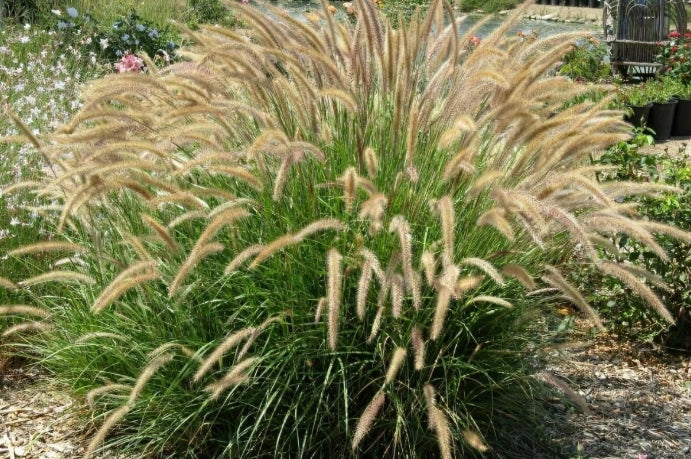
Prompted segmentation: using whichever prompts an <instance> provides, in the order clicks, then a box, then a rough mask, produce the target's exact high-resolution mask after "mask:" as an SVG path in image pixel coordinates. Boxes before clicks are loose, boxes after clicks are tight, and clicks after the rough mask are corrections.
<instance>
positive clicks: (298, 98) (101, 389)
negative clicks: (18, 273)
mask: <svg viewBox="0 0 691 459" xmlns="http://www.w3.org/2000/svg"><path fill="white" fill-rule="evenodd" d="M235 8H236V13H237V15H238V16H239V17H240V18H241V19H242V22H243V23H244V24H246V25H247V29H246V30H242V31H240V30H238V31H231V30H225V29H222V28H217V27H209V26H202V27H201V29H200V30H199V31H188V34H189V36H190V39H191V40H192V42H193V43H195V46H194V47H192V48H189V49H186V50H184V51H183V52H181V54H183V55H184V56H185V57H186V58H187V59H188V60H187V61H186V62H179V63H176V64H173V65H171V66H169V67H167V68H165V69H161V70H157V69H155V68H152V69H150V72H149V74H147V75H142V74H119V75H111V76H108V77H105V78H103V79H101V80H98V81H96V82H94V83H93V84H91V85H90V86H89V87H88V88H87V89H86V91H85V94H84V98H85V104H84V107H83V109H82V110H81V111H80V112H79V113H78V114H77V115H76V116H75V117H74V118H73V119H72V120H71V122H69V123H68V124H66V125H65V126H64V127H63V128H62V129H61V131H60V132H58V133H56V134H55V135H52V136H50V137H49V138H46V139H38V138H35V137H33V140H34V142H35V143H36V144H39V145H40V146H41V147H42V149H43V152H44V154H45V156H46V157H47V158H49V159H50V160H51V161H52V163H53V164H54V167H55V168H56V171H58V172H57V174H56V175H55V176H54V177H48V178H46V179H45V180H44V181H43V182H42V183H40V184H36V185H35V186H36V190H37V192H38V193H39V194H40V195H42V196H43V197H45V198H50V199H52V200H53V203H52V204H51V205H50V206H48V207H45V208H44V209H42V211H43V212H44V213H45V215H47V216H49V217H52V218H54V222H55V225H56V229H57V231H58V232H59V235H60V236H59V239H60V240H63V241H65V243H66V245H64V246H60V247H61V249H63V248H64V249H68V248H71V249H70V250H69V252H70V253H68V254H65V253H61V254H60V256H61V257H62V258H58V257H57V256H56V260H57V261H56V263H55V264H54V265H55V266H54V270H53V271H52V272H51V273H49V274H48V275H47V276H45V277H42V278H38V279H37V278H36V277H33V278H32V279H30V280H31V283H37V282H38V281H41V282H44V283H50V285H53V284H55V285H60V286H62V287H61V288H60V290H59V291H58V292H59V293H57V294H56V293H53V294H50V293H47V294H45V295H36V304H35V305H32V307H36V308H40V309H41V311H44V312H45V313H44V312H41V313H40V314H36V313H37V312H38V310H34V309H25V308H15V309H6V310H4V311H6V313H12V314H20V315H21V314H22V313H23V312H26V313H27V314H26V317H27V323H30V324H31V323H33V324H45V325H46V327H48V326H49V327H50V329H49V330H45V333H44V334H43V335H41V336H42V337H41V336H34V337H32V336H30V335H26V336H27V338H26V339H29V340H30V343H31V344H32V346H33V348H34V349H35V350H37V351H38V352H40V353H41V355H43V356H44V359H43V362H44V364H45V365H46V366H47V367H48V368H50V369H51V370H52V371H53V372H54V373H55V374H56V376H57V377H59V378H61V379H63V380H67V381H68V382H69V383H70V384H71V386H72V387H74V388H75V389H76V390H77V391H78V392H79V393H82V394H84V395H85V396H86V398H87V400H89V403H90V405H91V406H92V408H93V410H94V411H95V413H96V420H97V421H98V424H97V425H98V426H99V428H98V431H97V432H96V434H95V435H94V437H93V440H92V442H91V444H90V446H89V453H93V452H95V451H96V450H98V449H99V448H101V447H103V441H106V444H107V445H110V446H113V447H117V448H119V449H120V450H132V451H135V452H136V453H137V454H142V455H144V454H158V455H166V456H175V457H182V456H191V457H192V456H194V457H221V456H229V457H230V456H232V457H259V456H267V455H274V454H281V455H285V456H286V457H308V456H317V457H319V456H322V457H323V456H324V455H329V456H332V455H333V456H339V457H340V456H348V455H351V454H354V455H367V456H371V457H389V456H397V455H401V456H405V457H408V456H411V457H412V456H419V457H438V456H441V457H444V458H449V457H454V456H463V455H470V454H473V453H474V452H477V453H481V452H483V451H486V450H489V449H490V448H493V449H495V450H497V451H501V450H502V449H506V448H508V446H507V444H508V443H507V442H513V443H514V444H513V446H512V448H519V445H520V439H519V437H518V436H517V435H514V432H516V431H519V430H520V426H521V425H525V426H530V425H531V424H530V422H531V418H533V419H532V422H533V423H534V422H536V419H534V414H535V411H534V410H533V409H531V408H530V406H531V405H529V404H526V400H528V399H529V398H530V396H531V393H532V391H533V389H534V388H535V384H534V383H533V382H532V381H533V380H532V379H531V378H529V376H530V373H531V371H533V370H532V369H531V368H530V366H529V365H528V363H527V360H526V359H525V357H526V352H527V349H528V345H529V344H530V343H529V338H530V337H531V335H530V334H529V332H528V331H526V330H527V329H529V328H530V327H534V326H535V324H536V323H538V322H540V320H541V318H540V315H539V312H540V310H539V309H538V306H541V305H543V304H549V302H548V301H545V299H548V300H549V299H550V297H547V296H546V295H548V294H551V295H553V292H554V291H558V292H560V295H561V296H563V298H566V299H568V300H570V301H572V302H573V303H574V304H575V306H576V307H578V308H580V309H581V310H582V311H583V313H584V314H587V315H588V316H589V317H590V319H591V320H592V321H593V323H594V324H596V325H600V323H599V321H598V318H597V315H596V314H595V312H594V311H593V310H592V309H591V308H590V307H589V306H588V305H587V303H586V302H585V300H584V299H583V298H582V297H581V296H580V294H579V293H578V291H577V290H576V289H575V288H573V287H572V286H570V285H569V283H568V282H567V281H566V279H565V278H564V276H562V275H561V274H560V272H559V269H558V267H557V265H558V264H559V263H560V261H561V260H563V259H564V257H566V256H568V257H570V258H574V259H577V260H580V261H581V262H583V263H588V264H592V265H594V266H600V261H599V258H598V247H599V246H600V245H602V244H605V245H606V244H607V243H608V238H609V237H610V236H611V235H612V234H613V233H619V232H622V231H623V232H629V231H630V232H631V233H632V234H633V237H636V238H638V239H640V240H643V241H653V240H654V237H653V235H652V233H658V232H663V233H669V234H672V235H674V236H677V237H685V238H688V236H687V235H686V234H685V233H681V232H679V231H676V230H674V229H673V228H671V227H667V226H664V225H656V226H650V225H644V224H641V223H640V222H638V221H637V220H636V219H635V217H634V216H633V214H634V212H633V209H632V207H631V206H630V205H628V204H619V203H618V202H619V201H617V198H619V197H620V196H622V195H626V194H627V193H628V192H629V188H628V184H627V183H617V184H600V183H598V182H597V181H596V179H595V173H596V172H597V171H599V170H600V169H601V167H592V166H589V165H588V164H589V163H588V161H587V159H588V158H589V157H590V155H591V154H593V153H594V152H598V151H601V150H604V149H605V148H606V147H607V146H608V145H610V144H612V143H614V142H617V141H620V140H622V139H625V138H626V136H627V132H628V127H627V125H626V124H625V123H624V122H623V121H622V117H621V113H620V112H615V111H611V110H607V109H606V108H605V107H606V106H607V103H608V100H603V101H602V102H600V103H597V104H593V103H581V104H576V105H572V106H570V107H569V108H567V109H564V110H561V107H563V106H564V102H565V101H567V100H570V99H572V98H573V97H575V96H577V95H579V94H580V93H582V92H583V91H584V90H585V89H584V88H583V87H582V86H578V85H574V84H572V83H571V82H570V81H568V80H567V79H566V78H563V77H558V76H551V75H552V74H553V73H552V72H551V70H552V69H554V67H555V65H556V63H557V62H558V60H559V59H560V57H561V56H562V55H563V53H564V52H566V51H567V50H568V49H569V48H570V46H571V45H570V44H569V43H570V42H572V40H573V39H575V38H576V37H577V35H576V34H572V35H561V36H555V37H552V38H546V39H540V40H536V41H533V42H529V43H522V42H521V41H520V39H519V38H517V37H513V36H511V35H509V34H507V31H508V30H510V27H511V25H512V23H513V22H515V21H516V19H517V18H518V17H519V16H520V14H521V11H520V10H519V11H517V12H516V13H515V14H514V15H513V16H511V17H510V18H509V19H508V21H507V22H506V23H505V24H504V25H502V26H500V27H499V28H498V29H496V30H495V31H494V32H493V33H492V34H490V35H489V36H488V37H486V38H484V39H483V40H482V41H481V42H480V43H479V44H478V45H477V46H475V47H474V48H473V49H472V50H470V49H466V47H465V46H464V44H465V43H467V42H468V40H469V37H471V36H474V32H475V30H476V29H477V27H479V25H476V26H474V27H472V28H471V29H470V30H468V32H466V33H465V34H464V35H463V36H458V32H457V26H458V25H459V23H460V22H462V21H463V18H456V17H455V15H454V13H453V10H452V9H451V7H450V6H449V5H448V4H447V3H444V2H441V1H437V2H434V3H433V4H432V5H431V6H430V8H429V11H428V13H427V15H426V16H425V17H420V16H419V15H417V16H414V17H413V18H412V19H411V21H410V22H409V23H408V24H407V25H403V24H397V27H393V26H392V25H391V24H390V23H389V22H388V21H387V20H386V19H385V18H384V17H383V16H382V15H380V14H379V13H378V11H377V10H376V9H375V7H374V5H373V3H371V2H369V1H364V0H363V1H360V2H358V3H357V8H356V10H357V20H356V22H355V23H352V24H351V23H346V24H340V23H338V22H336V21H335V20H334V19H333V17H332V16H331V15H330V14H328V12H327V13H325V14H323V15H322V17H321V19H320V20H319V21H314V22H310V23H303V22H301V21H299V20H296V19H294V18H291V17H289V16H287V15H286V14H284V13H282V12H281V11H278V10H273V9H270V8H269V10H270V14H265V13H262V12H259V11H258V10H256V9H253V8H252V7H247V6H240V5H237V6H236V7H235ZM324 10H325V11H328V9H327V8H326V5H325V8H324ZM588 90H590V88H588ZM27 134H28V135H31V136H33V134H32V133H31V132H27ZM658 188H659V186H658V185H655V184H649V185H644V184H640V183H637V184H635V187H633V188H631V192H634V193H640V192H643V193H645V192H654V191H656V190H657V189H658ZM603 222H606V223H607V224H603ZM40 247H41V246H35V248H40ZM45 247H48V246H45ZM55 247H57V246H55ZM15 256H17V257H21V256H22V252H18V253H15ZM603 267H604V268H605V272H606V273H607V274H611V275H613V276H615V277H618V278H620V279H621V280H622V281H624V282H628V283H631V284H633V287H634V290H635V291H636V292H638V293H642V294H644V296H646V297H648V296H650V295H652V294H651V293H650V289H649V287H648V286H647V285H646V284H645V282H644V281H643V280H641V279H639V277H638V273H639V271H638V270H637V269H636V270H634V269H632V268H631V267H630V266H629V265H627V264H623V263H614V262H607V264H606V265H603ZM11 281H12V282H16V284H17V285H19V286H22V281H23V280H22V279H11ZM67 281H69V282H70V283H69V284H67V283H66V282H67ZM26 282H27V281H24V283H25V284H24V287H22V288H31V287H28V285H26ZM42 285H43V284H42ZM649 293H650V295H648V294H649ZM551 298H552V299H553V297H551ZM653 298H654V295H652V296H650V299H651V300H652V299H653ZM651 304H652V306H653V307H655V308H656V311H657V313H659V314H660V315H661V316H662V317H665V318H666V319H668V320H670V321H672V319H671V317H670V316H669V312H668V311H667V310H666V308H665V307H664V305H661V304H660V303H659V302H656V301H654V300H652V301H651ZM27 306H28V305H27ZM34 327H35V328H37V327H38V325H36V326H34ZM532 347H534V345H533V346H532ZM507 420H508V421H507ZM523 421H526V424H522V422H523ZM510 424H514V431H510V430H505V428H508V427H507V426H508V425H510ZM516 425H517V426H519V427H517V426H516ZM531 428H532V427H531ZM528 430H529V429H528ZM523 433H525V432H523ZM526 454H528V455H529V454H530V453H529V452H526Z"/></svg>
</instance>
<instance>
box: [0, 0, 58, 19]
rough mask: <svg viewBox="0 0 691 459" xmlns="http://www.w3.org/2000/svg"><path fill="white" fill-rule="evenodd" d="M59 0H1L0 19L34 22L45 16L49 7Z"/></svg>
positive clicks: (48, 11)
mask: <svg viewBox="0 0 691 459" xmlns="http://www.w3.org/2000/svg"><path fill="white" fill-rule="evenodd" d="M59 1H60V0H3V1H2V2H0V14H1V15H2V17H0V20H2V19H9V20H12V21H15V22H18V23H31V24H33V23H35V22H37V21H39V22H40V21H41V19H42V18H44V17H47V16H48V15H49V13H50V9H51V8H52V7H53V6H54V5H56V4H57V3H58V2H59Z"/></svg>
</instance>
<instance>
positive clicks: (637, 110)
mask: <svg viewBox="0 0 691 459" xmlns="http://www.w3.org/2000/svg"><path fill="white" fill-rule="evenodd" d="M652 107H653V104H652V103H650V104H647V105H629V108H630V109H631V111H632V112H633V113H632V114H631V115H626V118H625V119H626V121H628V122H629V123H631V124H633V125H634V127H644V126H647V125H648V117H649V116H650V109H651V108H652Z"/></svg>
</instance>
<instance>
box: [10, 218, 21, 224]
mask: <svg viewBox="0 0 691 459" xmlns="http://www.w3.org/2000/svg"><path fill="white" fill-rule="evenodd" d="M21 224H22V222H20V221H19V219H18V218H17V217H12V219H11V220H10V225H11V226H17V225H21Z"/></svg>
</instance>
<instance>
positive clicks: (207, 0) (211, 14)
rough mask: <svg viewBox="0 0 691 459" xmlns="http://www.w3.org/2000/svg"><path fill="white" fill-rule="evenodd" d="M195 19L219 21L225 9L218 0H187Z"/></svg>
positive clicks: (210, 21) (199, 20)
mask: <svg viewBox="0 0 691 459" xmlns="http://www.w3.org/2000/svg"><path fill="white" fill-rule="evenodd" d="M188 4H189V8H190V10H192V15H193V17H194V20H195V21H198V22H202V23H213V22H221V20H222V19H223V18H224V17H225V16H226V9H225V8H224V7H223V5H222V4H221V1H220V0H188Z"/></svg>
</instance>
